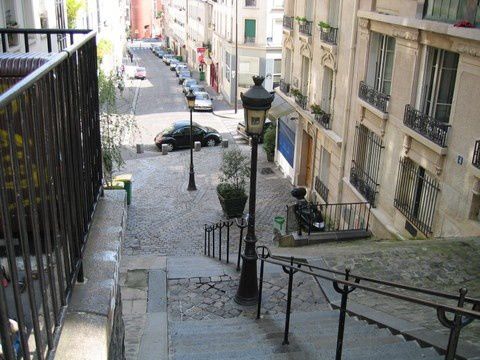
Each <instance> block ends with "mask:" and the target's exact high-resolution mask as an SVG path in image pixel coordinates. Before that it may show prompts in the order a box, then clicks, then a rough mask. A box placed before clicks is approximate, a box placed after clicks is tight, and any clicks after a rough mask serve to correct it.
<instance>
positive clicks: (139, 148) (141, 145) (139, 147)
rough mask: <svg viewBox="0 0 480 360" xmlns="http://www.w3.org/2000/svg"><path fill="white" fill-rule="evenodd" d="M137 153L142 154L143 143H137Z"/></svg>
mask: <svg viewBox="0 0 480 360" xmlns="http://www.w3.org/2000/svg"><path fill="white" fill-rule="evenodd" d="M137 154H143V144H137Z"/></svg>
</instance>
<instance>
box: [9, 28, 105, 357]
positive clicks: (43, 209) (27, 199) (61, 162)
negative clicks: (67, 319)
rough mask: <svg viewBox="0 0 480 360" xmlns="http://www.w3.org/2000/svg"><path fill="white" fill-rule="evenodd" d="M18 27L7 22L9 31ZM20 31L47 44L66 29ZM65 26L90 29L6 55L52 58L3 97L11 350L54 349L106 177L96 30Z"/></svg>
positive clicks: (45, 353) (40, 353)
mask: <svg viewBox="0 0 480 360" xmlns="http://www.w3.org/2000/svg"><path fill="white" fill-rule="evenodd" d="M11 31H12V30H11V29H1V30H0V36H1V38H2V39H5V36H6V35H7V34H8V33H11ZM15 33H16V34H18V36H19V37H20V38H22V37H23V39H25V41H26V43H25V44H24V46H25V47H26V50H28V49H29V47H28V35H30V34H46V35H47V38H46V42H47V43H48V42H49V41H48V39H49V38H50V37H51V36H53V35H58V34H62V30H45V29H44V30H38V31H34V30H22V29H15ZM63 34H64V35H68V36H67V37H70V39H71V40H72V42H73V35H75V34H84V36H83V39H82V40H79V41H78V43H75V44H74V45H71V46H69V47H68V48H66V49H65V50H64V51H61V52H60V53H58V54H54V55H51V56H46V54H43V53H34V54H31V55H25V54H22V55H21V56H19V55H18V54H11V55H9V54H4V55H3V57H2V59H1V60H0V61H9V60H8V59H9V58H10V57H11V58H14V61H11V63H12V64H13V65H14V66H17V68H16V69H17V70H18V69H21V68H22V67H24V65H26V64H28V62H30V61H31V60H32V59H34V60H35V59H39V58H46V59H47V61H46V62H44V63H43V65H41V66H39V67H38V68H36V69H31V70H32V71H31V72H29V74H28V75H24V76H22V77H20V78H19V79H17V80H15V81H14V82H13V84H12V83H8V82H7V84H6V85H7V87H8V86H11V87H10V88H8V90H6V91H5V92H3V93H2V94H1V96H0V138H1V144H2V146H0V232H1V235H0V237H1V238H2V239H3V241H2V244H0V252H1V254H2V257H4V258H6V260H7V263H8V266H6V269H5V270H6V272H7V273H8V278H5V279H3V280H4V281H3V283H2V286H0V304H1V306H0V338H1V347H2V351H3V356H5V357H6V358H7V359H17V358H20V357H22V358H24V359H26V358H28V359H30V358H35V359H45V358H47V357H49V358H50V357H51V356H53V353H54V350H55V347H56V343H57V341H58V335H59V332H60V329H61V326H62V324H63V320H64V315H65V311H66V306H67V302H68V299H69V297H70V294H71V292H72V288H73V286H74V284H75V281H76V280H77V279H78V280H79V281H83V271H82V254H83V250H84V247H85V244H86V239H87V233H88V230H89V227H90V224H91V220H92V216H93V212H94V209H95V206H96V203H97V199H98V196H99V193H100V189H101V185H102V162H101V160H102V156H101V143H100V127H99V108H98V84H97V54H96V38H95V32H85V31H81V30H80V31H71V30H66V31H64V32H63ZM3 42H4V41H2V43H3ZM47 46H48V48H50V47H51V44H50V45H47ZM4 50H5V47H4ZM49 50H51V49H49ZM2 69H5V67H3V66H2ZM7 75H8V74H7ZM0 81H4V77H3V78H2V80H0ZM9 319H12V320H14V321H16V322H17V323H18V332H15V333H14V334H12V332H11V328H10V326H9Z"/></svg>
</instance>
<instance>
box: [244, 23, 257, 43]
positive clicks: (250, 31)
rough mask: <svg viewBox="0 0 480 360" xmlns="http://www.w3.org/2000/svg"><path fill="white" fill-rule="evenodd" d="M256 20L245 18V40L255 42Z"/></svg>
mask: <svg viewBox="0 0 480 360" xmlns="http://www.w3.org/2000/svg"><path fill="white" fill-rule="evenodd" d="M256 25H257V24H256V20H252V19H245V42H246V43H254V42H255V33H256Z"/></svg>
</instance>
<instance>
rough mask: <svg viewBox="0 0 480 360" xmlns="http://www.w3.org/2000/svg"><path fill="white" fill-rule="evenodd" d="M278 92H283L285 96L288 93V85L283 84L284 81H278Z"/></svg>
mask: <svg viewBox="0 0 480 360" xmlns="http://www.w3.org/2000/svg"><path fill="white" fill-rule="evenodd" d="M280 91H281V92H283V93H284V94H285V95H288V94H289V93H290V84H289V83H287V82H285V80H283V79H280Z"/></svg>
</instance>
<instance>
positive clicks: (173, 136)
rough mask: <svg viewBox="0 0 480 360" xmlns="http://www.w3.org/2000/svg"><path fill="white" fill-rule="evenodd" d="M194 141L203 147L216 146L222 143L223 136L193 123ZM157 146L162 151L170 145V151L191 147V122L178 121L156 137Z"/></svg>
mask: <svg viewBox="0 0 480 360" xmlns="http://www.w3.org/2000/svg"><path fill="white" fill-rule="evenodd" d="M192 130H193V141H200V143H201V144H202V146H216V145H218V144H220V143H221V142H222V135H220V134H219V133H218V131H217V130H215V129H212V128H211V127H208V126H202V125H199V124H197V123H193V129H192ZM154 141H155V145H157V147H158V148H159V149H162V145H163V144H168V146H169V151H172V150H175V149H178V148H184V147H187V148H188V147H189V146H190V122H189V121H187V120H182V121H176V122H174V123H173V124H172V125H171V126H169V127H167V128H166V129H165V130H163V131H162V132H161V133H159V134H158V135H157V136H155V139H154Z"/></svg>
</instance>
